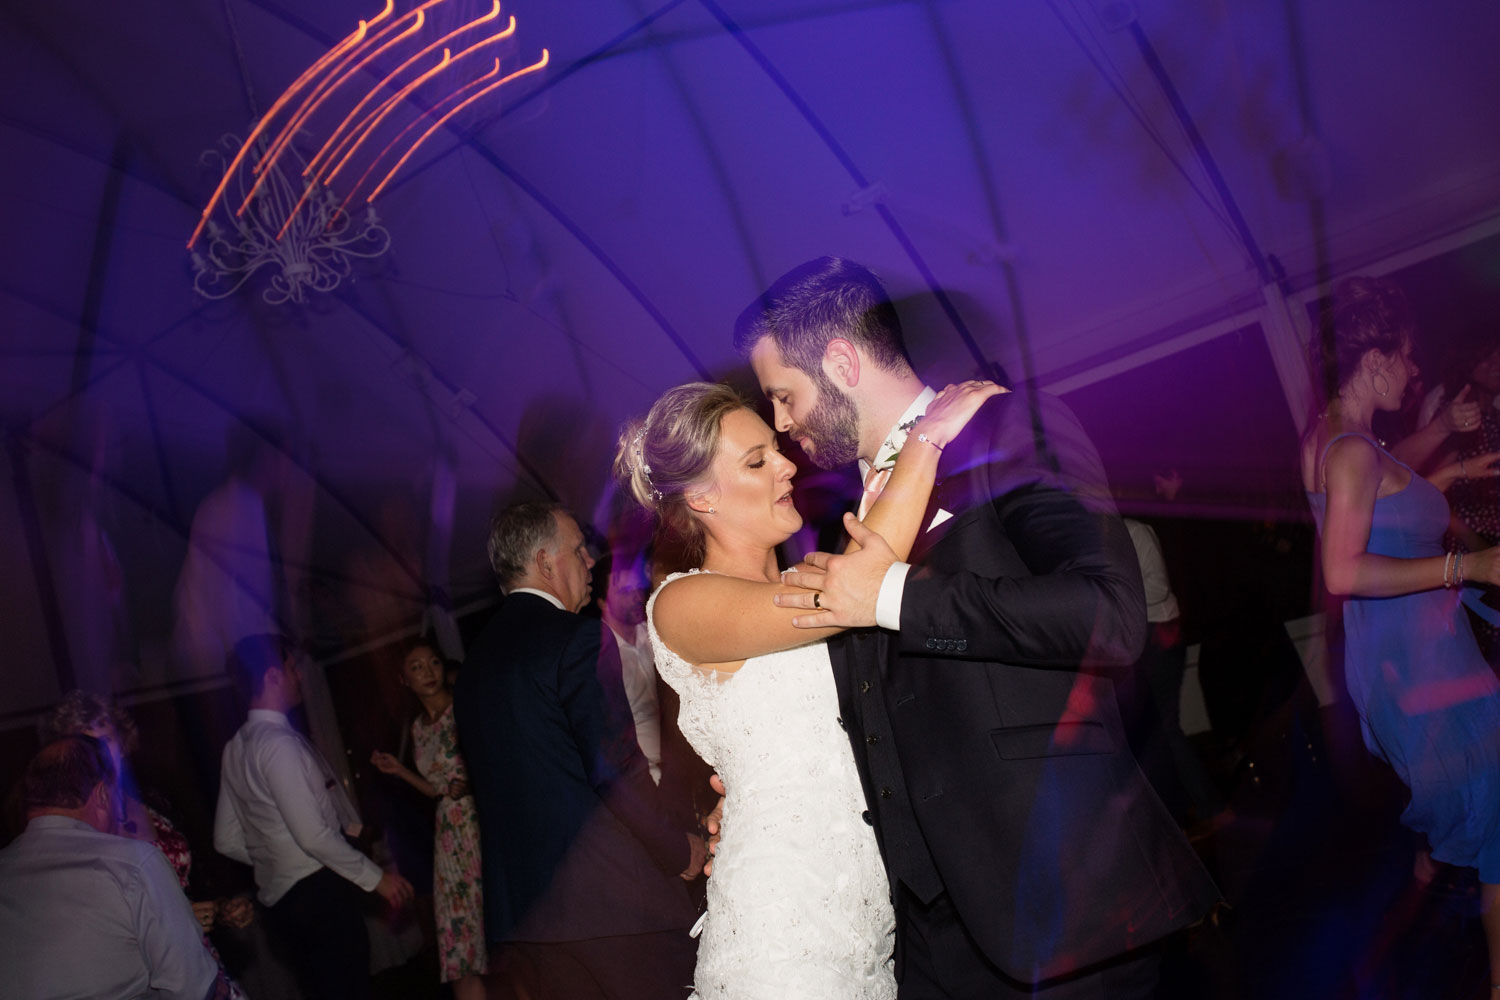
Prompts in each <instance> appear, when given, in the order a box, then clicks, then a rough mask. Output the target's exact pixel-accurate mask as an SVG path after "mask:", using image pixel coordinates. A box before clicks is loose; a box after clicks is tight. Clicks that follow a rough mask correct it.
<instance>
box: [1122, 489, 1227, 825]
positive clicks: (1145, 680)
mask: <svg viewBox="0 0 1500 1000" xmlns="http://www.w3.org/2000/svg"><path fill="white" fill-rule="evenodd" d="M1125 527H1126V529H1127V530H1128V531H1129V532H1130V543H1131V544H1132V545H1133V546H1135V555H1136V560H1137V561H1138V562H1139V563H1140V567H1141V582H1142V584H1144V586H1145V588H1146V626H1147V631H1146V649H1145V651H1144V652H1143V653H1142V654H1141V658H1140V661H1139V662H1138V663H1137V664H1136V669H1135V671H1134V674H1133V676H1131V677H1130V678H1129V679H1128V680H1127V681H1125V682H1124V683H1120V684H1116V691H1117V692H1118V693H1120V695H1121V706H1122V708H1124V709H1125V712H1124V715H1125V725H1126V729H1127V731H1128V732H1129V735H1130V745H1131V748H1132V749H1133V750H1134V751H1135V755H1136V758H1137V759H1138V760H1139V761H1140V762H1141V768H1142V770H1143V771H1145V773H1146V777H1147V778H1148V779H1149V780H1150V781H1151V784H1152V786H1153V787H1155V789H1156V792H1157V794H1158V795H1160V796H1161V798H1162V801H1163V802H1165V803H1166V804H1167V806H1168V807H1169V808H1171V809H1173V811H1174V812H1176V813H1177V814H1178V816H1179V818H1185V815H1186V810H1187V808H1188V807H1189V806H1190V807H1191V808H1192V809H1193V810H1194V813H1195V818H1196V819H1197V820H1199V821H1203V820H1208V819H1209V818H1211V817H1213V816H1215V815H1216V814H1217V813H1219V811H1220V810H1222V809H1223V808H1224V799H1223V796H1222V795H1220V794H1219V791H1218V789H1216V788H1215V787H1214V785H1213V780H1212V779H1211V778H1209V776H1208V772H1207V771H1206V770H1205V769H1204V767H1203V762H1202V761H1200V760H1199V759H1198V755H1197V753H1196V752H1195V751H1194V750H1193V747H1192V744H1190V743H1189V742H1188V739H1187V736H1186V735H1185V734H1184V733H1183V731H1182V710H1181V705H1182V679H1183V675H1184V674H1185V673H1186V671H1187V645H1186V644H1185V643H1184V642H1183V641H1182V617H1181V611H1180V609H1179V607H1178V604H1177V595H1176V594H1174V593H1172V581H1171V580H1170V579H1169V578H1168V576H1167V563H1166V559H1165V558H1164V557H1163V555H1162V551H1161V541H1160V539H1158V538H1157V537H1156V531H1155V530H1154V529H1153V528H1152V527H1151V526H1150V525H1149V524H1145V523H1143V522H1141V521H1137V520H1135V519H1133V518H1128V517H1127V518H1125ZM1184 798H1185V799H1186V801H1184Z"/></svg>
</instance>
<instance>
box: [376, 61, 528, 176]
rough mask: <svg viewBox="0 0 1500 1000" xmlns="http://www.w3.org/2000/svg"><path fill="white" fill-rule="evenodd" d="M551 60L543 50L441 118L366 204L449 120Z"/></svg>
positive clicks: (402, 157) (392, 169) (412, 148)
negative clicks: (527, 62)
mask: <svg viewBox="0 0 1500 1000" xmlns="http://www.w3.org/2000/svg"><path fill="white" fill-rule="evenodd" d="M549 58H551V56H550V54H549V53H548V51H547V50H546V49H543V50H542V57H541V58H540V59H538V60H537V61H536V62H534V63H532V64H531V65H530V66H526V67H523V68H521V69H518V70H516V71H515V72H514V73H511V74H510V75H508V76H503V77H501V78H500V79H499V80H496V81H495V82H494V83H492V84H490V85H489V86H487V87H484V88H483V89H481V90H479V91H477V92H475V93H474V94H473V95H471V96H470V97H468V98H466V99H465V100H464V101H462V102H461V103H459V104H458V105H456V106H455V107H454V108H453V109H452V110H450V111H449V112H448V113H447V114H445V115H443V117H441V118H439V119H438V120H437V121H435V122H433V123H432V127H431V128H429V129H428V130H427V131H426V132H423V133H422V136H421V138H419V139H418V140H417V141H416V142H414V143H412V145H411V148H410V149H408V150H407V151H406V152H405V153H403V154H402V156H401V159H399V160H397V161H396V165H395V166H394V167H392V168H391V171H390V173H388V174H386V175H385V179H384V180H382V181H381V182H380V183H379V184H378V185H376V187H375V190H374V191H371V192H370V195H369V197H367V198H366V199H365V203H366V204H369V203H370V202H373V201H374V200H375V199H376V198H377V197H379V195H380V192H382V191H384V190H385V186H386V185H387V184H389V183H390V182H391V178H392V177H395V176H396V172H397V171H399V170H400V169H401V168H402V167H403V166H405V165H406V161H407V160H409V159H411V155H412V154H413V153H415V152H416V151H417V147H419V146H421V145H422V143H424V142H426V141H427V140H428V139H429V138H431V136H432V133H434V132H436V131H437V130H438V129H440V128H442V127H443V125H444V124H445V123H446V122H447V121H448V120H449V119H451V118H452V117H453V116H454V115H456V114H458V113H459V112H460V111H462V110H463V109H464V108H466V107H468V106H469V105H470V104H473V103H474V102H475V101H477V100H479V99H480V98H481V97H484V96H485V95H486V94H488V93H490V92H491V91H494V90H498V89H499V88H501V87H503V86H505V85H506V84H507V83H510V82H511V81H512V80H516V79H519V78H520V77H523V76H526V75H527V74H528V73H535V72H537V71H538V70H540V69H543V68H544V67H545V66H546V65H547V61H548V59H549Z"/></svg>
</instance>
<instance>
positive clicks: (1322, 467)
mask: <svg viewBox="0 0 1500 1000" xmlns="http://www.w3.org/2000/svg"><path fill="white" fill-rule="evenodd" d="M1349 437H1357V438H1364V439H1365V440H1366V441H1368V442H1370V444H1372V445H1374V446H1375V448H1376V450H1377V451H1385V449H1384V448H1382V447H1381V446H1380V442H1379V441H1376V440H1375V439H1374V438H1372V437H1370V436H1369V435H1368V434H1361V433H1360V432H1359V431H1344V432H1343V433H1342V434H1335V435H1334V436H1333V437H1331V438H1329V439H1328V441H1327V442H1326V443H1325V444H1324V445H1323V452H1322V454H1320V455H1319V456H1318V483H1317V485H1318V486H1320V487H1321V488H1322V489H1323V490H1327V489H1328V449H1329V448H1332V447H1333V445H1334V443H1335V442H1337V441H1342V440H1343V439H1344V438H1349Z"/></svg>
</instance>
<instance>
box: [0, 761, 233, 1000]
mask: <svg viewBox="0 0 1500 1000" xmlns="http://www.w3.org/2000/svg"><path fill="white" fill-rule="evenodd" d="M115 780H116V771H115V764H114V761H113V760H112V759H111V754H110V751H109V749H108V748H107V747H106V746H105V745H104V743H103V742H102V741H100V740H97V739H95V738H93V737H91V736H83V735H72V736H64V737H61V738H60V739H57V740H54V741H52V742H50V743H48V744H46V745H45V746H43V747H42V749H41V750H40V751H38V752H37V755H36V756H35V757H34V758H32V760H31V763H30V764H28V765H27V767H26V773H25V776H24V777H23V778H22V783H23V795H24V797H25V802H26V810H27V824H26V831H25V832H24V833H22V834H21V836H20V837H18V838H16V840H15V841H14V842H12V843H11V844H10V845H9V846H7V847H6V848H5V849H4V850H3V851H0V969H3V970H4V973H3V976H4V983H3V986H0V992H4V994H5V995H6V996H14V997H26V998H27V1000H48V998H52V997H57V998H63V997H143V996H152V997H167V998H177V1000H210V998H212V1000H222V998H228V997H230V996H232V995H235V994H234V993H233V992H232V984H231V983H230V981H229V979H228V978H227V977H226V976H225V975H224V974H223V973H222V971H221V970H220V969H219V967H218V965H217V964H215V962H214V960H213V958H212V957H211V956H210V955H209V953H208V951H207V950H206V949H205V948H204V947H203V932H202V928H201V927H200V926H199V922H198V920H197V918H196V917H195V916H194V915H193V911H192V908H191V907H190V906H189V905H188V901H187V897H186V896H184V895H183V894H182V889H181V888H180V886H179V885H178V883H177V877H176V876H175V875H174V874H173V872H172V869H171V867H170V866H168V864H167V861H166V859H165V858H164V857H163V856H162V853H161V852H160V851H158V850H157V849H156V848H155V847H154V846H152V845H151V844H149V843H145V842H142V841H140V840H134V839H131V838H128V837H117V836H114V835H113V833H114V829H115V826H116V824H117V822H118V801H117V799H116V790H115V789H116V785H115Z"/></svg>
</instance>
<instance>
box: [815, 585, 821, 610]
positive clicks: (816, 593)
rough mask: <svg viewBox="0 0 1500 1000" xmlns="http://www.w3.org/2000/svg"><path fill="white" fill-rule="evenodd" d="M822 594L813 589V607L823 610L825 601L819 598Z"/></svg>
mask: <svg viewBox="0 0 1500 1000" xmlns="http://www.w3.org/2000/svg"><path fill="white" fill-rule="evenodd" d="M822 596H823V595H821V594H819V593H818V592H817V591H816V590H815V591H813V607H815V608H817V609H818V610H819V611H821V610H823V602H822V601H821V600H819V598H821V597H822Z"/></svg>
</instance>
